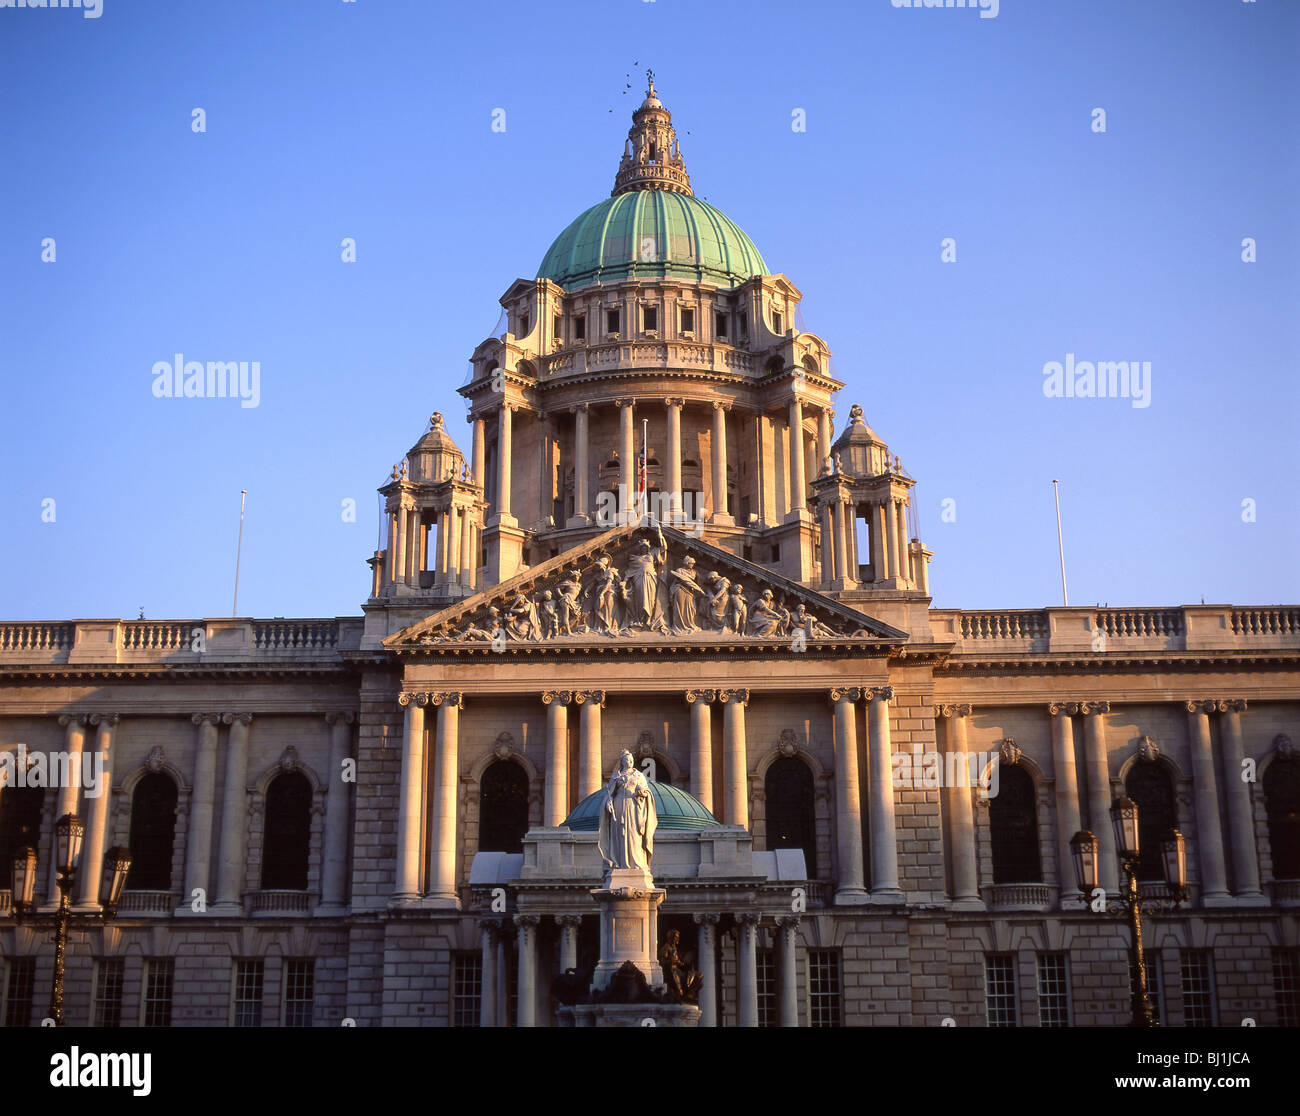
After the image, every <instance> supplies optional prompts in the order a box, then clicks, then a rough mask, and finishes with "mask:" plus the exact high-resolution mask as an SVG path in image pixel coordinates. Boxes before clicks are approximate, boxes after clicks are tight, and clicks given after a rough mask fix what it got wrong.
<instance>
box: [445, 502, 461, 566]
mask: <svg viewBox="0 0 1300 1116" xmlns="http://www.w3.org/2000/svg"><path fill="white" fill-rule="evenodd" d="M463 523H464V520H463V519H462V517H461V514H460V508H458V507H457V506H456V505H455V504H452V506H451V507H450V508H448V509H447V527H448V528H449V530H448V534H447V573H446V581H447V584H448V585H451V586H456V585H459V584H460V537H461V531H463V530H464V527H463Z"/></svg>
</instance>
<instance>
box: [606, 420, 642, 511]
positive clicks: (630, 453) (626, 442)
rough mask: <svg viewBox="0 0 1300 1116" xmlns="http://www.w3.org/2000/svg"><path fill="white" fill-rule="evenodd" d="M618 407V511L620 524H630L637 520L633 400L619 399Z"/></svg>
mask: <svg viewBox="0 0 1300 1116" xmlns="http://www.w3.org/2000/svg"><path fill="white" fill-rule="evenodd" d="M615 405H616V406H617V407H618V423H619V438H618V486H619V489H620V491H619V494H618V510H619V517H618V522H619V523H630V522H632V520H633V519H635V513H634V512H633V511H632V505H633V504H634V503H635V501H636V474H635V471H634V466H635V464H636V444H635V441H634V439H633V437H632V400H630V399H618V400H615ZM602 526H606V527H609V526H614V524H602Z"/></svg>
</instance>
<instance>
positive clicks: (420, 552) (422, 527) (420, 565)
mask: <svg viewBox="0 0 1300 1116" xmlns="http://www.w3.org/2000/svg"><path fill="white" fill-rule="evenodd" d="M415 522H416V529H417V533H418V535H419V536H420V537H419V541H418V542H417V543H416V544H415V568H416V570H417V576H416V578H415V584H416V586H417V588H418V587H419V584H420V578H419V576H418V573H422V572H423V571H425V570H427V569H428V568H429V525H428V524H427V523H426V522H425V521H424V517H423V516H419V517H417V519H416V521H415Z"/></svg>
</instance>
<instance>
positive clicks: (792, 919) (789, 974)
mask: <svg viewBox="0 0 1300 1116" xmlns="http://www.w3.org/2000/svg"><path fill="white" fill-rule="evenodd" d="M823 413H825V412H823ZM776 925H777V936H778V938H779V939H780V942H781V1001H780V1021H781V1026H782V1027H797V1026H799V969H798V965H799V953H798V942H799V916H798V915H782V916H781V917H780V918H778V919H777V920H776Z"/></svg>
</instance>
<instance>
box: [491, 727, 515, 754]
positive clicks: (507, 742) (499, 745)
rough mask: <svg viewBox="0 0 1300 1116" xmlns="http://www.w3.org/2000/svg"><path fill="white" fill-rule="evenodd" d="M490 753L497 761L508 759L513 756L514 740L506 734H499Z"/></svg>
mask: <svg viewBox="0 0 1300 1116" xmlns="http://www.w3.org/2000/svg"><path fill="white" fill-rule="evenodd" d="M492 752H493V754H494V755H495V756H496V757H497V759H499V760H504V759H509V758H510V757H511V756H512V755H514V754H515V738H514V737H513V736H511V735H510V733H508V732H503V733H501V734H500V735H499V736H497V738H496V741H495V742H494V743H493V745H492Z"/></svg>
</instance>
